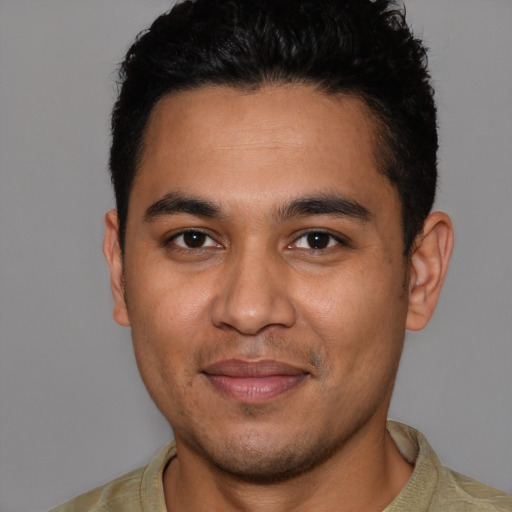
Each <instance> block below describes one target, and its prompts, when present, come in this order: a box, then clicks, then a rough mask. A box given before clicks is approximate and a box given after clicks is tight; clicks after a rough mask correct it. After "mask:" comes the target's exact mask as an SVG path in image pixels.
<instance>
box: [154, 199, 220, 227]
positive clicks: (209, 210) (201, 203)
mask: <svg viewBox="0 0 512 512" xmlns="http://www.w3.org/2000/svg"><path fill="white" fill-rule="evenodd" d="M176 213H188V214H190V215H197V216H199V217H208V218H214V219H220V218H221V217H222V215H221V211H220V208H219V206H217V205H215V204H214V203H212V202H210V201H206V200H204V199H200V198H197V197H188V196H185V195H183V194H179V193H177V192H169V193H168V194H165V195H164V196H163V197H161V198H160V199H158V200H157V201H155V202H154V203H153V204H152V205H151V206H150V207H149V208H148V209H147V210H146V212H145V213H144V220H145V221H146V222H152V221H153V220H155V219H157V218H159V217H163V216H165V215H173V214H176Z"/></svg>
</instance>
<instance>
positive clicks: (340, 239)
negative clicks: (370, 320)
mask: <svg viewBox="0 0 512 512" xmlns="http://www.w3.org/2000/svg"><path fill="white" fill-rule="evenodd" d="M187 235H196V236H199V237H204V239H210V241H211V242H213V243H210V245H206V246H205V245H204V242H203V244H201V245H200V246H198V247H188V246H185V245H179V244H178V243H176V240H177V239H178V238H180V237H185V236H187ZM318 235H321V236H327V237H329V238H328V240H327V245H326V246H325V247H316V248H315V247H297V243H298V242H299V241H300V240H301V239H307V238H308V237H311V236H318ZM200 240H201V239H200ZM308 242H309V243H311V241H308ZM332 242H335V243H334V244H333V243H332ZM171 244H173V245H174V247H173V249H174V250H182V251H198V250H204V249H205V248H206V249H207V248H209V247H214V248H218V247H222V244H220V243H218V242H217V241H216V240H215V239H214V238H213V237H212V236H211V235H210V234H208V233H207V232H205V231H202V230H200V229H187V230H183V231H180V232H178V233H175V234H173V235H172V236H171V237H169V238H166V239H165V240H164V242H163V244H162V245H163V246H165V247H168V246H170V245H171ZM336 245H340V246H344V247H350V244H349V243H348V242H347V240H346V239H344V238H343V237H341V236H339V235H335V234H333V233H331V232H329V231H324V230H321V229H313V230H309V231H306V232H303V233H301V234H300V235H299V236H297V237H296V238H294V240H293V241H292V242H291V243H290V244H288V245H287V248H288V249H293V246H296V249H298V250H304V251H314V252H325V251H327V250H329V249H332V248H334V247H335V246H336Z"/></svg>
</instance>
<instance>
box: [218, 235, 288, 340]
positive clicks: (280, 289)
mask: <svg viewBox="0 0 512 512" xmlns="http://www.w3.org/2000/svg"><path fill="white" fill-rule="evenodd" d="M255 245H257V244H250V243H247V244H246V245H245V247H243V248H239V249H238V250H236V251H234V252H233V253H232V254H230V256H229V257H228V260H227V262H226V267H225V271H224V272H223V276H222V281H223V282H222V283H221V285H220V286H221V289H220V293H219V294H218V295H217V298H216V300H215V303H214V304H213V309H212V317H213V318H212V320H213V323H214V324H215V325H217V326H219V327H220V326H223V327H230V328H233V329H235V330H237V331H239V332H240V333H243V334H257V333H258V332H260V331H261V330H262V329H264V328H266V327H269V326H271V325H274V326H278V325H279V326H282V327H290V326H291V325H293V323H294V322H295V311H294V307H293V304H292V301H291V298H290V297H289V283H288V281H287V278H286V271H285V269H284V268H283V263H282V262H281V261H280V259H279V257H278V256H276V255H273V254H272V251H271V250H266V249H265V248H262V247H261V246H258V247H256V246H255Z"/></svg>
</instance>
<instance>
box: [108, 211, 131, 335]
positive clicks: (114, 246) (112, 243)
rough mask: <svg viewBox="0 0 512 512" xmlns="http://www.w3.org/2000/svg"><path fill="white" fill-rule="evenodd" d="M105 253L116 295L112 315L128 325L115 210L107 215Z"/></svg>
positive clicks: (111, 286)
mask: <svg viewBox="0 0 512 512" xmlns="http://www.w3.org/2000/svg"><path fill="white" fill-rule="evenodd" d="M103 254H104V255H105V259H106V260H107V263H108V268H109V270H110V288H111V290H112V296H113V297H114V309H113V313H112V316H113V317H114V320H115V321H116V322H117V323H118V324H119V325H122V326H125V327H127V326H129V325H130V319H129V318H128V309H127V307H126V300H125V296H124V280H123V256H122V254H121V244H120V243H119V219H118V217H117V212H116V211H115V210H110V211H108V212H107V213H106V215H105V238H104V239H103Z"/></svg>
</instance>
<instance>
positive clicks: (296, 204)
mask: <svg viewBox="0 0 512 512" xmlns="http://www.w3.org/2000/svg"><path fill="white" fill-rule="evenodd" d="M307 215H332V216H335V217H347V218H351V219H355V220H359V221H364V222H366V221H368V220H369V219H370V217H371V213H370V211H369V210H368V209H366V208H365V207H364V206H363V205H361V204H359V203H358V202H357V201H355V200H353V199H349V198H347V197H344V196H339V195H336V194H320V195H314V196H308V197H300V198H297V199H294V200H293V201H291V202H290V203H288V204H285V205H283V206H281V207H280V208H278V210H277V212H276V218H277V219H278V220H279V221H285V220H288V219H290V218H293V217H304V216H307Z"/></svg>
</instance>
